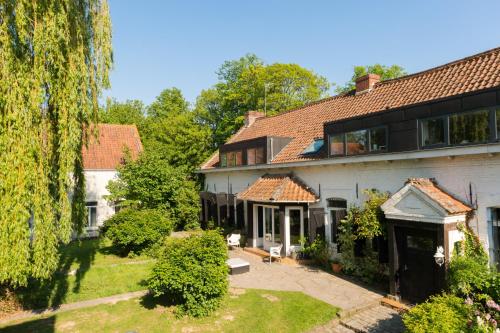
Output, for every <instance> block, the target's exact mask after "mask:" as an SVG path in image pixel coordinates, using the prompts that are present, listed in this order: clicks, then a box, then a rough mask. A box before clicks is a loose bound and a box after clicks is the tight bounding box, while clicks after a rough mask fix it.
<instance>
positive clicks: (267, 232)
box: [256, 205, 282, 250]
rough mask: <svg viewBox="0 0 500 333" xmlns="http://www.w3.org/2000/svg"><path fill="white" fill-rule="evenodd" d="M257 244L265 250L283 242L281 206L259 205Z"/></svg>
mask: <svg viewBox="0 0 500 333" xmlns="http://www.w3.org/2000/svg"><path fill="white" fill-rule="evenodd" d="M256 231H257V237H256V238H257V246H258V247H262V248H264V249H265V250H269V247H271V246H275V245H276V244H279V243H281V240H282V236H281V229H280V219H279V208H278V207H273V206H263V205H258V206H257V230H256Z"/></svg>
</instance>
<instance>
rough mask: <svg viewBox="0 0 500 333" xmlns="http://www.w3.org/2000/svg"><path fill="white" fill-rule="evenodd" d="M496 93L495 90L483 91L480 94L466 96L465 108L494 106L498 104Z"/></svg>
mask: <svg viewBox="0 0 500 333" xmlns="http://www.w3.org/2000/svg"><path fill="white" fill-rule="evenodd" d="M496 99H497V96H496V93H495V92H494V91H492V92H487V93H482V94H478V95H472V96H466V97H464V98H463V102H462V103H463V109H464V110H470V109H476V108H480V107H484V106H492V105H495V104H496Z"/></svg>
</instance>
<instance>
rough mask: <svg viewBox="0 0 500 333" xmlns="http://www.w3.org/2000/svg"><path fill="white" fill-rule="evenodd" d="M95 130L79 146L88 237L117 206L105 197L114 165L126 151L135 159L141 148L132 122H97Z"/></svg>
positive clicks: (114, 173) (114, 174)
mask: <svg viewBox="0 0 500 333" xmlns="http://www.w3.org/2000/svg"><path fill="white" fill-rule="evenodd" d="M97 130H98V134H99V135H98V136H97V137H94V136H91V137H90V139H89V142H88V145H87V146H86V147H83V150H82V155H83V167H84V175H85V187H86V206H87V209H88V212H87V213H88V221H87V225H86V229H85V231H86V235H87V236H89V237H94V236H97V235H98V234H99V227H100V226H102V224H103V223H104V221H105V220H106V219H107V218H109V217H110V216H112V215H113V214H115V213H116V212H117V210H118V207H115V205H114V204H112V203H109V202H108V201H107V200H106V199H105V196H106V195H108V194H109V191H108V190H107V188H106V187H107V186H108V184H109V182H110V181H111V180H116V178H117V174H118V172H117V167H118V166H120V165H122V164H123V163H124V162H125V158H126V154H129V156H130V158H131V159H136V158H137V157H138V156H139V154H140V153H141V152H142V143H141V138H140V136H139V132H138V131H137V128H136V127H135V125H115V124H99V125H98V128H97Z"/></svg>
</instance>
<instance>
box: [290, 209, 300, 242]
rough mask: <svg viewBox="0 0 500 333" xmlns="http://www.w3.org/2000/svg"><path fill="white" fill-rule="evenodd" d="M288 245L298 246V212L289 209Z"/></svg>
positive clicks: (297, 210)
mask: <svg viewBox="0 0 500 333" xmlns="http://www.w3.org/2000/svg"><path fill="white" fill-rule="evenodd" d="M289 214H290V244H291V245H300V210H299V209H290V210H289Z"/></svg>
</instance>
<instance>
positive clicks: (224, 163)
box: [220, 154, 227, 168]
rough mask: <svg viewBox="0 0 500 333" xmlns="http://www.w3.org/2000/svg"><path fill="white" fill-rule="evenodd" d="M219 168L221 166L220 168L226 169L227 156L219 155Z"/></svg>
mask: <svg viewBox="0 0 500 333" xmlns="http://www.w3.org/2000/svg"><path fill="white" fill-rule="evenodd" d="M220 166H221V168H225V167H227V155H226V154H220Z"/></svg>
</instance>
